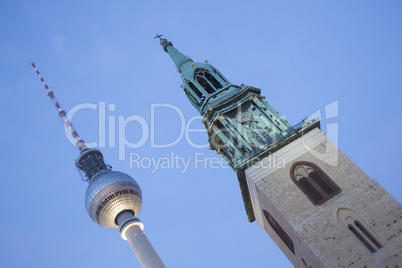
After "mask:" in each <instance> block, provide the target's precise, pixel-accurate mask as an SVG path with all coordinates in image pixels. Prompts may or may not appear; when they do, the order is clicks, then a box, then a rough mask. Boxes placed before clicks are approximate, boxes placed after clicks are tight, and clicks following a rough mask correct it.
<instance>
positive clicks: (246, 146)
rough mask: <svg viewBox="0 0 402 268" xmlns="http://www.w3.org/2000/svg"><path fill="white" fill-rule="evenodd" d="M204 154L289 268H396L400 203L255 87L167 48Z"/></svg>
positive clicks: (307, 123) (314, 123)
mask: <svg viewBox="0 0 402 268" xmlns="http://www.w3.org/2000/svg"><path fill="white" fill-rule="evenodd" d="M157 37H159V38H160V43H161V45H162V47H163V50H164V51H165V52H167V53H168V54H169V55H170V57H171V58H172V60H173V62H174V63H175V65H176V68H177V70H178V72H179V73H180V76H181V79H182V88H183V90H184V93H185V94H186V96H187V98H188V99H189V100H190V102H191V104H192V105H193V106H194V107H195V108H196V109H197V111H198V112H199V113H200V114H201V115H202V116H203V121H202V122H203V124H204V125H205V128H206V129H207V132H208V136H209V143H210V149H211V150H215V151H216V152H217V153H218V154H220V155H221V156H222V157H223V158H224V159H225V160H226V161H227V163H228V164H229V165H230V167H231V168H232V169H233V170H234V171H235V172H236V174H237V177H238V180H239V184H240V190H241V194H242V197H243V200H244V206H245V209H246V213H247V217H248V220H249V221H250V222H253V221H255V220H257V222H258V225H259V226H260V227H261V228H262V229H264V230H265V231H266V232H267V233H268V235H269V236H270V237H271V238H272V240H274V241H275V243H276V244H277V245H278V247H279V248H280V249H281V250H282V251H283V253H284V254H285V255H286V256H287V257H288V259H289V260H290V261H291V263H292V264H293V265H294V266H295V267H307V268H311V267H313V268H319V267H358V268H362V267H366V268H368V267H384V268H385V267H402V266H401V263H402V249H401V244H402V211H401V205H400V204H399V203H398V202H397V201H396V200H395V199H394V198H393V197H392V196H391V195H390V194H389V193H388V192H387V191H385V190H384V189H383V188H382V187H381V185H379V184H378V183H377V182H376V181H375V180H374V179H372V178H370V177H369V176H367V175H366V174H365V173H364V172H363V171H362V170H361V169H360V168H359V167H358V166H356V165H355V164H354V163H353V161H352V160H350V159H349V158H348V157H347V156H346V155H345V154H344V153H342V151H341V150H339V149H338V148H337V147H336V146H335V145H334V144H333V143H332V142H331V141H330V140H329V139H328V138H327V136H326V134H325V133H324V132H323V131H321V130H320V121H319V120H318V119H315V120H309V119H307V118H305V119H303V121H302V122H300V123H299V124H297V125H295V126H292V125H290V124H289V123H288V122H287V121H286V120H285V119H284V118H283V117H282V116H281V115H280V114H279V113H278V112H277V111H276V110H275V109H274V108H273V107H272V106H271V105H270V104H269V103H268V102H267V101H266V100H265V98H264V97H263V96H261V95H260V92H261V90H260V89H258V88H255V87H252V86H246V85H241V86H237V85H233V84H231V83H230V82H229V81H228V79H227V78H226V77H225V76H224V75H223V74H222V73H220V72H219V71H218V70H217V69H215V68H214V67H213V66H212V65H210V64H208V63H207V62H206V61H205V63H197V62H193V60H192V59H190V58H189V57H187V56H185V55H184V54H182V53H181V52H180V51H178V50H177V49H176V48H175V47H173V45H172V43H171V42H169V41H168V40H166V39H164V38H161V36H157Z"/></svg>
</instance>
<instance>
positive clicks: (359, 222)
mask: <svg viewBox="0 0 402 268" xmlns="http://www.w3.org/2000/svg"><path fill="white" fill-rule="evenodd" d="M337 216H338V220H339V221H340V222H341V223H342V224H343V225H344V226H345V227H346V228H348V229H349V231H350V232H351V233H352V234H353V235H354V236H355V237H356V239H357V240H359V242H360V243H361V244H362V245H363V246H364V247H366V248H367V250H368V251H370V253H375V252H377V251H378V250H379V249H380V248H382V247H383V246H384V244H385V243H384V242H383V241H382V239H381V238H380V237H379V236H378V235H377V234H376V233H375V232H374V231H373V230H371V229H370V227H369V226H368V225H367V223H365V222H364V221H363V219H361V218H360V217H359V215H357V214H356V213H355V212H354V211H353V210H351V209H348V208H340V209H338V213H337Z"/></svg>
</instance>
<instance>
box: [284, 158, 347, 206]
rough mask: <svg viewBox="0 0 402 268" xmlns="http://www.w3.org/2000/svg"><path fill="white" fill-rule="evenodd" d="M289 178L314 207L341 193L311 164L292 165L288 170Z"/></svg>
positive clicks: (299, 163) (321, 171) (336, 186)
mask: <svg viewBox="0 0 402 268" xmlns="http://www.w3.org/2000/svg"><path fill="white" fill-rule="evenodd" d="M290 177H291V178H292V180H293V181H294V183H295V184H296V185H297V186H298V187H299V188H300V189H301V190H302V192H303V193H304V194H305V195H306V196H307V197H308V198H309V199H310V201H311V202H312V203H313V204H315V205H321V204H322V203H324V202H325V201H327V200H328V199H330V198H332V197H333V196H335V195H336V194H338V193H340V191H341V189H340V188H339V186H338V185H336V183H335V182H334V181H333V180H331V178H330V177H329V176H328V175H327V174H326V173H325V172H324V171H323V170H322V169H321V168H319V167H318V166H317V165H316V164H314V163H311V162H307V161H299V162H296V163H294V164H293V165H292V167H291V168H290Z"/></svg>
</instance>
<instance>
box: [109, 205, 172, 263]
mask: <svg viewBox="0 0 402 268" xmlns="http://www.w3.org/2000/svg"><path fill="white" fill-rule="evenodd" d="M116 221H117V223H118V224H119V226H120V234H121V237H122V238H123V239H124V240H128V242H129V243H130V246H131V248H132V249H133V251H134V253H135V255H136V256H137V258H138V261H139V262H140V263H141V266H142V267H143V268H164V267H166V266H165V264H164V263H163V262H162V260H161V258H160V257H159V255H158V253H156V251H155V249H154V247H153V246H152V244H151V242H149V240H148V238H147V236H146V235H145V233H144V225H143V224H142V222H141V221H140V220H139V219H138V218H137V217H134V215H133V213H132V212H131V211H123V212H122V213H120V214H119V215H118V216H117V219H116Z"/></svg>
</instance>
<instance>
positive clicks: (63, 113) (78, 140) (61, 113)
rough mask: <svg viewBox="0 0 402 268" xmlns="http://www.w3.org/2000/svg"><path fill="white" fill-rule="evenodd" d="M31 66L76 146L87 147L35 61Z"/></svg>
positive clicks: (81, 148)
mask: <svg viewBox="0 0 402 268" xmlns="http://www.w3.org/2000/svg"><path fill="white" fill-rule="evenodd" d="M32 67H33V68H34V70H35V71H36V74H37V75H38V77H39V79H40V81H41V82H42V84H43V86H44V87H45V89H46V93H47V95H48V96H49V97H50V99H51V100H52V102H53V104H54V105H55V106H56V109H57V110H58V111H59V116H60V117H61V118H62V119H63V121H64V123H65V124H66V126H67V128H68V130H69V131H70V133H71V135H72V136H73V137H74V139H75V140H76V143H75V145H77V147H78V148H79V149H80V151H82V150H83V149H85V148H87V147H86V146H85V142H84V141H83V140H82V139H81V138H80V137H79V136H78V133H77V131H75V129H74V126H73V124H72V123H71V121H70V119H69V118H68V116H67V113H66V111H64V110H63V109H62V108H61V106H60V104H59V102H58V101H57V99H56V97H55V96H54V94H53V91H51V90H50V89H49V87H48V85H47V84H46V82H45V79H43V78H42V76H41V75H40V73H39V71H38V69H36V66H35V63H32Z"/></svg>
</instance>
